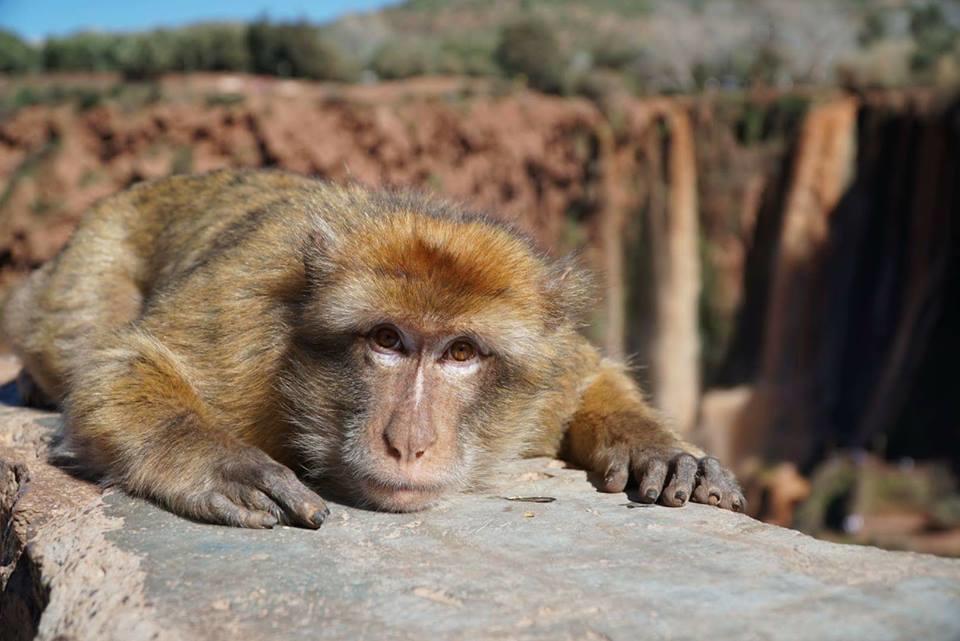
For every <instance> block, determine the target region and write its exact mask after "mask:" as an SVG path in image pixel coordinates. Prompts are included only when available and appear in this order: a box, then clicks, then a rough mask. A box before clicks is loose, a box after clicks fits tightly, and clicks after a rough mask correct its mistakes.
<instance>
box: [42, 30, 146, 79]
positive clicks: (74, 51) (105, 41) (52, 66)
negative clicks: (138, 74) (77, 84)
mask: <svg viewBox="0 0 960 641" xmlns="http://www.w3.org/2000/svg"><path fill="white" fill-rule="evenodd" d="M130 38H132V36H117V35H109V34H101V33H90V32H84V33H78V34H75V35H72V36H66V37H63V38H48V39H47V40H46V42H44V44H43V51H42V59H43V68H44V69H46V70H48V71H116V70H118V69H119V68H120V63H119V57H120V49H121V48H122V46H123V45H124V44H125V42H124V41H125V40H128V39H130Z"/></svg>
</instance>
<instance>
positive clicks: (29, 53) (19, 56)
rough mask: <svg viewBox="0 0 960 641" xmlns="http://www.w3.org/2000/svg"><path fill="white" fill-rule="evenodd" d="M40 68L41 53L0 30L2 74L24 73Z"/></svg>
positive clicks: (0, 65)
mask: <svg viewBox="0 0 960 641" xmlns="http://www.w3.org/2000/svg"><path fill="white" fill-rule="evenodd" d="M39 66H40V53H39V52H38V51H37V50H36V49H34V48H33V47H31V46H30V45H29V44H28V43H27V42H26V41H25V40H23V39H22V38H20V37H19V36H17V35H15V34H13V33H10V32H9V31H5V30H3V29H0V72H2V73H23V72H25V71H33V70H34V69H37V68H38V67H39Z"/></svg>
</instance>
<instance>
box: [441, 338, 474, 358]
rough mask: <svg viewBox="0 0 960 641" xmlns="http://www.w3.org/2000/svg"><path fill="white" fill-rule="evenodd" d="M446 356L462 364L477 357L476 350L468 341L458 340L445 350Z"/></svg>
mask: <svg viewBox="0 0 960 641" xmlns="http://www.w3.org/2000/svg"><path fill="white" fill-rule="evenodd" d="M447 355H448V356H449V357H450V358H452V359H453V360H455V361H459V362H461V363H463V362H465V361H469V360H471V359H473V358H475V357H476V356H477V348H476V347H475V346H474V344H473V343H471V342H470V341H467V340H463V339H460V340H456V341H454V342H453V344H452V345H450V347H449V348H447Z"/></svg>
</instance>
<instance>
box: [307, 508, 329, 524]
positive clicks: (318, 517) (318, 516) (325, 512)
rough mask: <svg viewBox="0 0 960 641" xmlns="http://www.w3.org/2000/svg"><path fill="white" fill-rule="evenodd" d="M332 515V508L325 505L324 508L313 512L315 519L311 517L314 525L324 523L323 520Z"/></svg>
mask: <svg viewBox="0 0 960 641" xmlns="http://www.w3.org/2000/svg"><path fill="white" fill-rule="evenodd" d="M328 516H330V508H328V507H324V508H323V509H322V510H317V511H316V512H314V513H313V519H311V520H312V521H313V523H314V525H323V522H324V521H325V520H326V519H327V517H328Z"/></svg>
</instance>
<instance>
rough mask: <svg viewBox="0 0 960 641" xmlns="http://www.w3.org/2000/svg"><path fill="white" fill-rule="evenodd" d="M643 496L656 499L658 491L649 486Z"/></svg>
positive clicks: (658, 494) (652, 499)
mask: <svg viewBox="0 0 960 641" xmlns="http://www.w3.org/2000/svg"><path fill="white" fill-rule="evenodd" d="M644 496H646V497H647V498H648V499H650V500H651V501H656V500H657V497H658V496H660V492H657V491H656V490H655V489H653V488H650V489H649V490H647V493H646V494H644Z"/></svg>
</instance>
